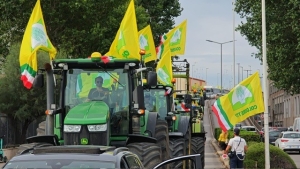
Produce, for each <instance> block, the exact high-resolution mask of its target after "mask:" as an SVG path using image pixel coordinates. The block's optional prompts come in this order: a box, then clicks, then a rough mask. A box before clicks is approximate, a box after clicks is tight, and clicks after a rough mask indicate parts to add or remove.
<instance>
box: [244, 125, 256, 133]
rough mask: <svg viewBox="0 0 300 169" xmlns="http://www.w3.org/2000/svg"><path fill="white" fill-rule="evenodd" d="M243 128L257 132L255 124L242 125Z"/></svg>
mask: <svg viewBox="0 0 300 169" xmlns="http://www.w3.org/2000/svg"><path fill="white" fill-rule="evenodd" d="M241 129H243V130H247V131H250V132H254V133H256V128H255V127H254V126H242V127H241Z"/></svg>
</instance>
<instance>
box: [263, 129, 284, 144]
mask: <svg viewBox="0 0 300 169" xmlns="http://www.w3.org/2000/svg"><path fill="white" fill-rule="evenodd" d="M280 133H281V131H278V130H272V131H269V144H272V145H275V141H276V140H277V138H278V137H279V135H280ZM262 141H263V142H265V135H263V136H262Z"/></svg>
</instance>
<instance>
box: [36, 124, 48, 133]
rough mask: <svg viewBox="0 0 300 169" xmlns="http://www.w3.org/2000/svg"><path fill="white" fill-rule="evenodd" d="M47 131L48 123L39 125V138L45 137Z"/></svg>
mask: <svg viewBox="0 0 300 169" xmlns="http://www.w3.org/2000/svg"><path fill="white" fill-rule="evenodd" d="M45 129H46V121H42V122H41V123H39V127H38V128H37V129H36V133H37V136H43V135H45Z"/></svg>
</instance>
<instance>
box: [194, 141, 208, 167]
mask: <svg viewBox="0 0 300 169" xmlns="http://www.w3.org/2000/svg"><path fill="white" fill-rule="evenodd" d="M204 146H205V142H204V138H202V137H192V154H201V163H202V168H204V166H205V148H204Z"/></svg>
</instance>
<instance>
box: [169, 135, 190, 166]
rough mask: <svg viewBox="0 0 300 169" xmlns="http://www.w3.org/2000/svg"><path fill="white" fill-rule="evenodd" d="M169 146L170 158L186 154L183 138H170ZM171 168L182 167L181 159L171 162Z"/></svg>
mask: <svg viewBox="0 0 300 169" xmlns="http://www.w3.org/2000/svg"><path fill="white" fill-rule="evenodd" d="M169 147H170V151H171V155H172V158H174V157H180V156H184V155H186V141H185V139H184V138H171V139H170V146H169ZM171 168H183V161H180V162H175V163H172V165H171Z"/></svg>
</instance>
